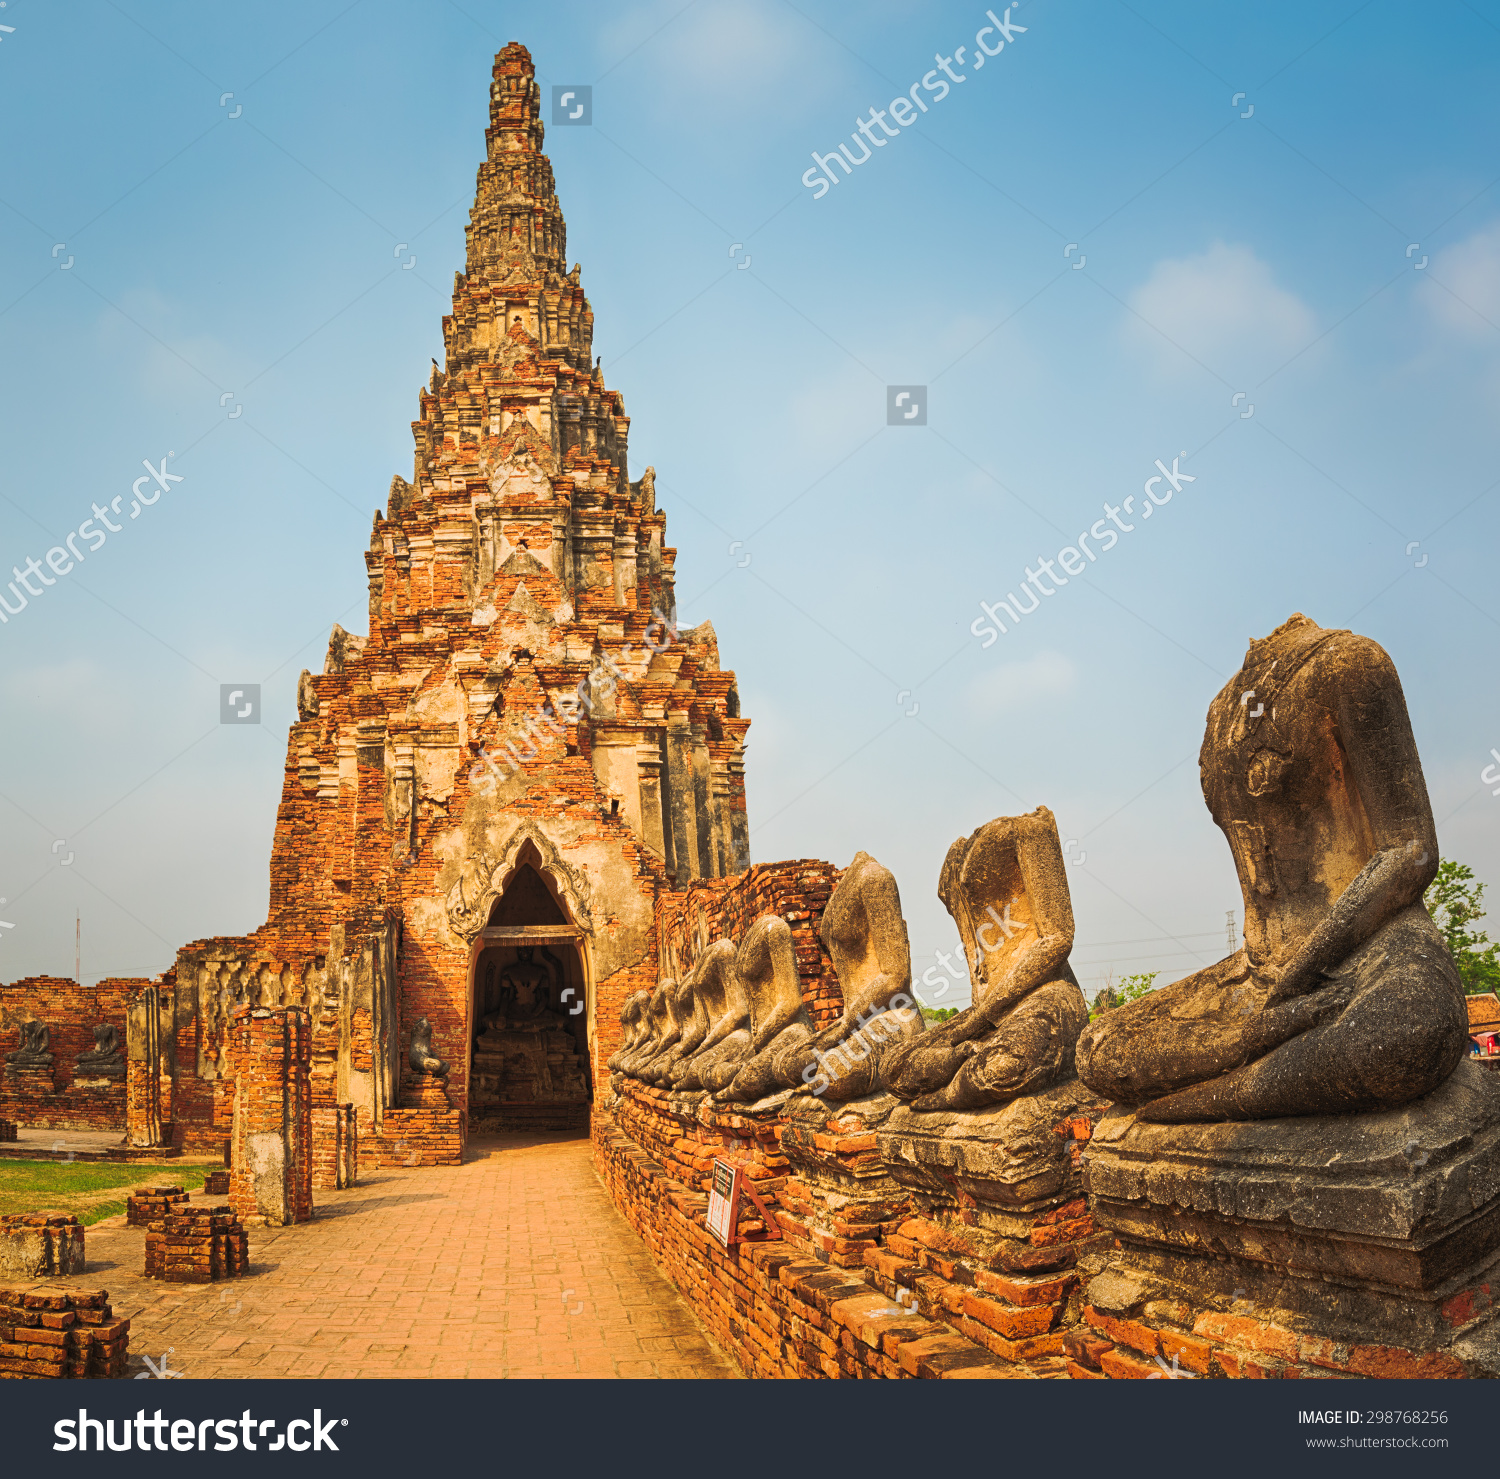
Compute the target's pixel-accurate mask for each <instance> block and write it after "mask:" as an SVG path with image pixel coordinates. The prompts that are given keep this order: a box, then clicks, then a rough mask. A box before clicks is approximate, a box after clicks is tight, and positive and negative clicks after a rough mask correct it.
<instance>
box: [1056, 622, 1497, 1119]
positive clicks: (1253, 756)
mask: <svg viewBox="0 0 1500 1479" xmlns="http://www.w3.org/2000/svg"><path fill="white" fill-rule="evenodd" d="M1199 771H1200V776H1201V780H1202V784H1203V795H1204V799H1205V800H1206V801H1207V803H1208V809H1209V811H1210V813H1211V814H1212V816H1213V819H1214V821H1215V822H1216V823H1217V824H1218V826H1219V828H1220V830H1222V831H1223V833H1224V835H1225V836H1226V837H1227V838H1228V839H1229V846H1230V850H1231V852H1232V853H1233V855H1234V864H1235V870H1236V872H1237V873H1238V874H1239V880H1240V889H1241V892H1242V894H1243V897H1244V902H1245V943H1244V947H1243V948H1242V949H1240V950H1238V951H1236V952H1235V953H1234V954H1233V955H1231V956H1229V957H1228V959H1226V960H1221V961H1220V962H1219V963H1218V964H1217V965H1212V966H1209V967H1207V968H1206V969H1205V970H1201V971H1198V972H1196V973H1194V974H1193V975H1191V976H1188V977H1187V978H1186V979H1185V980H1182V981H1178V982H1176V983H1175V984H1173V985H1171V986H1166V987H1163V988H1162V989H1161V990H1160V991H1153V992H1151V993H1150V994H1149V995H1148V996H1145V997H1143V998H1141V999H1140V1000H1138V1001H1135V1002H1132V1003H1131V1004H1130V1005H1129V1006H1125V1007H1121V1008H1118V1009H1117V1010H1114V1011H1108V1012H1105V1013H1104V1015H1103V1016H1101V1017H1100V1018H1098V1020H1096V1021H1095V1022H1094V1023H1093V1024H1092V1025H1091V1026H1090V1027H1088V1028H1087V1029H1086V1030H1085V1032H1084V1034H1083V1036H1082V1038H1081V1039H1080V1040H1079V1044H1078V1071H1079V1075H1080V1076H1081V1077H1082V1079H1083V1081H1084V1082H1085V1083H1086V1084H1087V1085H1088V1086H1089V1087H1090V1088H1091V1089H1094V1090H1095V1091H1096V1092H1098V1093H1100V1094H1107V1095H1109V1096H1110V1097H1111V1098H1114V1099H1117V1100H1121V1101H1123V1102H1125V1103H1127V1104H1136V1105H1140V1106H1142V1107H1141V1108H1140V1110H1139V1111H1138V1113H1139V1116H1140V1118H1142V1119H1146V1120H1159V1121H1168V1122H1171V1121H1179V1122H1182V1121H1212V1120H1251V1119H1268V1118H1273V1117H1277V1116H1281V1115H1313V1114H1344V1113H1350V1112H1354V1111H1365V1110H1379V1109H1387V1108H1391V1107H1393V1106H1395V1105H1399V1104H1404V1103H1407V1102H1408V1101H1410V1100H1412V1099H1416V1098H1419V1097H1420V1096H1421V1095H1423V1094H1426V1093H1428V1092H1430V1091H1431V1090H1433V1089H1435V1088H1436V1087H1437V1086H1438V1085H1439V1084H1440V1083H1442V1082H1443V1080H1444V1079H1445V1078H1447V1076H1448V1075H1449V1074H1450V1073H1451V1072H1452V1071H1453V1069H1454V1068H1455V1067H1456V1066H1457V1064H1458V1062H1459V1059H1460V1058H1461V1057H1462V1055H1463V1051H1464V1044H1465V1041H1466V1036H1467V1032H1466V1027H1467V1016H1466V1013H1465V1009H1464V997H1463V988H1462V986H1461V984H1460V982H1459V978H1458V972H1457V970H1456V968H1455V967H1454V964H1453V959H1452V957H1451V955H1450V954H1449V952H1448V949H1447V946H1446V945H1445V943H1444V941H1443V937H1442V936H1441V935H1440V934H1439V933H1438V930H1437V926H1436V925H1434V924H1433V922H1432V920H1431V918H1430V917H1429V916H1428V913H1427V910H1426V909H1425V908H1424V907H1423V903H1422V894H1423V890H1424V889H1425V888H1426V887H1427V885H1428V884H1429V883H1431V882H1432V879H1433V877H1434V875H1435V874H1436V872H1437V867H1438V844H1437V834H1436V830H1435V828H1434V826H1433V820H1432V809H1431V807H1430V805H1429V803H1428V799H1427V786H1426V783H1425V781H1424V780H1423V778H1422V766H1421V762H1420V761H1419V759H1418V757H1417V747H1416V743H1415V741H1414V740H1413V738H1412V731H1411V721H1410V720H1409V718H1408V717H1407V712H1406V700H1405V698H1404V697H1403V695H1402V692H1401V683H1400V680H1399V679H1398V678H1397V676H1396V670H1395V668H1394V667H1393V666H1392V663H1391V660H1390V658H1389V657H1388V656H1387V655H1386V653H1385V652H1384V650H1383V649H1382V648H1380V647H1379V646H1378V645H1377V644H1376V643H1374V642H1372V641H1370V640H1369V639H1368V638H1366V637H1359V636H1356V635H1354V633H1352V632H1346V631H1328V630H1325V629H1324V628H1322V627H1320V626H1318V625H1317V624H1316V623H1315V622H1313V621H1310V620H1308V618H1307V617H1305V616H1302V615H1296V616H1293V617H1292V618H1291V619H1290V620H1289V621H1286V622H1284V623H1283V624H1282V625H1281V626H1279V627H1278V628H1277V629H1276V630H1275V631H1274V632H1272V633H1271V635H1270V636H1269V637H1265V638H1262V639H1261V640H1259V641H1253V642H1251V644H1250V648H1249V651H1248V652H1247V653H1246V655H1245V662H1244V666H1243V667H1242V668H1241V669H1240V671H1239V672H1238V673H1237V674H1236V675H1235V676H1234V678H1233V679H1232V680H1231V681H1230V682H1229V683H1228V684H1227V685H1226V687H1225V688H1224V689H1223V691H1222V692H1221V693H1220V694H1219V695H1218V697H1217V698H1215V699H1214V701H1213V703H1212V704H1211V705H1210V706H1209V711H1208V728H1207V731H1206V733H1205V734H1204V737H1203V748H1202V751H1201V753H1200V755H1199Z"/></svg>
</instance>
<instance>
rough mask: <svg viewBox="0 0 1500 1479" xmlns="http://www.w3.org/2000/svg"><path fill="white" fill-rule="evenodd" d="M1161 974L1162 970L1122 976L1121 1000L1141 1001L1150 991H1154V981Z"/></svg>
mask: <svg viewBox="0 0 1500 1479" xmlns="http://www.w3.org/2000/svg"><path fill="white" fill-rule="evenodd" d="M1159 975H1161V972H1160V971H1141V972H1139V973H1138V974H1136V975H1134V976H1121V977H1120V1000H1121V1001H1122V1002H1130V1001H1139V1000H1140V999H1141V997H1143V996H1144V995H1145V994H1146V993H1147V992H1148V991H1154V990H1155V989H1156V988H1155V987H1154V986H1152V984H1151V983H1152V982H1153V981H1154V980H1155V979H1156V978H1157V977H1158V976H1159Z"/></svg>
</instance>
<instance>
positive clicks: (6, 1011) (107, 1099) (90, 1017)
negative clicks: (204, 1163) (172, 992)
mask: <svg viewBox="0 0 1500 1479" xmlns="http://www.w3.org/2000/svg"><path fill="white" fill-rule="evenodd" d="M145 984H146V983H145V982H144V981H139V980H127V979H124V978H121V977H115V976H110V977H106V978H105V979H104V980H102V981H99V982H97V983H96V984H95V985H93V986H80V985H79V983H78V982H77V981H74V980H72V979H70V978H68V977H65V976H28V977H26V978H25V979H24V980H21V981H12V982H11V983H10V984H9V985H0V1058H3V1057H4V1055H5V1054H6V1053H8V1052H11V1051H13V1050H14V1049H16V1048H18V1047H19V1046H20V1044H21V1024H22V1023H24V1022H29V1021H33V1020H35V1021H39V1022H44V1023H46V1025H47V1028H48V1031H49V1033H50V1041H49V1043H48V1048H47V1050H48V1052H50V1053H51V1054H52V1055H53V1063H52V1072H51V1076H50V1082H48V1081H47V1080H46V1077H45V1076H42V1077H41V1078H38V1077H37V1076H36V1075H33V1074H29V1073H28V1074H25V1075H18V1074H15V1073H4V1072H0V1119H7V1120H14V1121H15V1122H16V1123H17V1124H19V1125H23V1126H25V1127H26V1128H28V1129H45V1130H124V1128H125V1081H124V1078H123V1076H122V1077H121V1078H119V1079H118V1080H116V1081H113V1082H111V1083H108V1084H105V1085H97V1084H91V1085H90V1086H89V1087H86V1088H85V1087H80V1086H78V1085H77V1083H76V1080H77V1079H78V1078H79V1077H80V1075H79V1073H78V1056H79V1054H80V1053H91V1052H93V1051H94V1047H95V1040H94V1028H95V1027H97V1026H99V1025H100V1024H103V1023H107V1024H108V1025H109V1026H111V1027H113V1028H114V1029H115V1031H116V1032H117V1033H118V1034H119V1039H120V1047H121V1050H122V1052H123V1050H124V1046H125V1008H126V1003H127V1001H128V1000H129V998H130V996H131V994H132V993H133V992H135V991H137V990H139V989H140V987H142V986H143V985H145ZM83 1077H84V1078H85V1080H87V1079H88V1078H90V1077H91V1075H88V1074H87V1073H85V1074H84V1075H83Z"/></svg>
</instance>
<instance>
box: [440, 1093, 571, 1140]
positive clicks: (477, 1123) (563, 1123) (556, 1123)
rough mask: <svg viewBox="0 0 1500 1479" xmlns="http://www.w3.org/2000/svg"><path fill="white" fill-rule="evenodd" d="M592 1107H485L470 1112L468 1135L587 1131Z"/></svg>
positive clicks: (512, 1105)
mask: <svg viewBox="0 0 1500 1479" xmlns="http://www.w3.org/2000/svg"><path fill="white" fill-rule="evenodd" d="M588 1127H589V1106H588V1103H587V1102H586V1101H580V1102H579V1103H577V1104H547V1103H542V1102H533V1103H529V1104H486V1105H483V1106H480V1107H476V1108H471V1109H470V1110H469V1134H471V1135H515V1134H525V1133H527V1132H529V1131H534V1130H537V1131H545V1130H587V1129H588Z"/></svg>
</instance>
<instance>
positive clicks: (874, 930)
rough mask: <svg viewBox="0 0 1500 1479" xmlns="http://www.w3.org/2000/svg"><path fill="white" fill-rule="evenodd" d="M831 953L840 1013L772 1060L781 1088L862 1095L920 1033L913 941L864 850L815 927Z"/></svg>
mask: <svg viewBox="0 0 1500 1479" xmlns="http://www.w3.org/2000/svg"><path fill="white" fill-rule="evenodd" d="M820 935H821V938H822V941H823V948H824V949H825V950H827V951H828V953H829V955H830V956H832V958H833V966H834V970H835V971H836V972H837V973H838V978H839V986H840V988H841V989H842V991H843V995H844V1012H843V1015H842V1016H841V1017H840V1018H839V1019H838V1021H836V1022H832V1023H830V1024H829V1025H828V1026H827V1027H825V1028H823V1029H822V1031H820V1032H817V1033H814V1034H813V1036H812V1037H810V1038H807V1039H805V1040H803V1041H796V1042H793V1043H792V1045H791V1046H790V1047H789V1048H787V1049H786V1050H785V1051H784V1052H782V1053H780V1054H779V1055H778V1057H777V1059H776V1068H775V1071H776V1080H777V1082H778V1083H779V1084H780V1086H781V1087H782V1088H788V1089H800V1088H802V1087H803V1086H804V1085H806V1086H809V1087H812V1088H813V1089H814V1092H815V1093H817V1094H819V1095H820V1096H821V1097H822V1098H824V1099H827V1100H847V1099H860V1098H863V1097H864V1096H865V1095H866V1094H870V1093H874V1092H875V1091H876V1089H878V1088H879V1086H880V1064H881V1061H882V1059H883V1058H884V1057H885V1055H886V1054H887V1052H888V1051H890V1050H891V1048H892V1047H893V1045H894V1044H896V1043H899V1042H904V1041H906V1040H907V1039H910V1038H912V1037H914V1036H916V1035H917V1034H918V1033H920V1032H921V1031H922V1025H923V1024H922V1013H921V1011H920V1010H919V1008H918V1007H917V1004H916V1002H915V1000H914V999H913V998H912V995H911V946H910V944H909V943H908V941H907V935H906V920H905V919H904V918H903V917H902V915H901V894H900V892H899V890H898V889H897V887H896V879H895V876H894V875H893V874H892V873H891V871H890V869H888V868H884V867H882V866H881V865H880V864H879V863H877V862H876V861H875V859H874V858H872V857H871V856H870V855H869V854H868V853H864V852H858V853H855V855H854V860H853V862H851V863H850V864H849V866H848V867H847V868H846V869H845V870H844V876H843V877H842V878H841V879H840V880H839V884H838V887H837V888H836V889H834V891H833V895H832V897H831V898H830V899H829V900H828V907H827V908H826V909H825V910H824V911H823V922H822V927H821V929H820Z"/></svg>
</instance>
